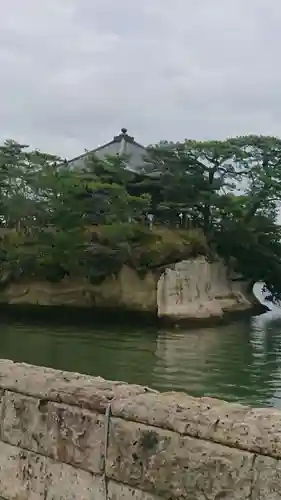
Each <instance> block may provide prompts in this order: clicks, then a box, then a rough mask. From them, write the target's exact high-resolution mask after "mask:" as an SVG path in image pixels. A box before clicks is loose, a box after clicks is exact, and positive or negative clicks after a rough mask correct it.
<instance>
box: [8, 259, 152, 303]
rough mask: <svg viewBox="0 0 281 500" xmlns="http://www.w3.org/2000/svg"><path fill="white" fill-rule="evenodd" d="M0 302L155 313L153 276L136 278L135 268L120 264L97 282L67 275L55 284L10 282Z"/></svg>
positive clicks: (149, 274)
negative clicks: (112, 272)
mask: <svg viewBox="0 0 281 500" xmlns="http://www.w3.org/2000/svg"><path fill="white" fill-rule="evenodd" d="M0 302H2V303H7V304H12V305H17V304H19V305H20V304H21V305H22V304H29V305H42V306H73V307H87V308H91V307H101V308H115V307H116V308H117V307H120V308H124V309H127V310H132V311H148V312H155V311H156V308H157V307H156V306H157V277H156V275H154V274H153V273H152V272H148V273H147V274H146V275H145V276H143V277H140V276H139V275H138V274H137V272H136V271H134V270H133V269H131V268H129V267H127V266H124V267H123V268H122V269H121V271H120V273H119V274H118V275H117V276H110V277H108V278H106V279H105V280H104V281H103V282H102V283H101V284H99V285H91V284H90V283H89V282H88V281H87V280H82V279H81V280H77V279H75V280H73V279H69V278H65V279H63V280H62V281H60V282H59V283H50V282H48V281H40V282H39V281H33V282H17V283H10V284H9V285H8V286H7V287H6V288H5V289H3V290H2V292H1V294H0Z"/></svg>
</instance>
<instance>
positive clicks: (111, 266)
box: [0, 130, 281, 322]
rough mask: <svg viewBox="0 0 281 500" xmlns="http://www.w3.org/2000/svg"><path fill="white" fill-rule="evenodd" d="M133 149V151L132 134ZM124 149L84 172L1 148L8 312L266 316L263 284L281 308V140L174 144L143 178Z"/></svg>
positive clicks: (99, 157) (154, 158) (1, 233)
mask: <svg viewBox="0 0 281 500" xmlns="http://www.w3.org/2000/svg"><path fill="white" fill-rule="evenodd" d="M122 141H123V143H125V145H126V144H127V143H128V144H129V145H130V148H131V150H129V151H128V152H129V153H132V151H133V150H132V147H133V146H134V140H133V138H130V137H129V136H128V135H127V133H126V131H125V130H123V131H122V134H121V136H117V137H116V138H115V142H116V143H117V144H120V145H121V144H122ZM136 144H137V143H136ZM122 147H123V150H122V151H123V152H122V154H115V155H112V154H111V156H107V155H106V154H105V153H104V152H103V154H101V151H102V148H99V149H98V150H96V151H94V152H92V153H87V154H86V155H84V156H83V161H82V159H81V158H82V157H79V159H78V160H79V161H78V163H77V159H76V160H75V161H76V163H75V162H74V164H73V162H67V161H62V160H61V159H60V158H57V157H55V156H52V155H48V154H43V153H41V152H38V151H37V150H36V151H30V150H29V148H26V147H25V146H23V145H20V144H18V143H15V142H12V141H8V142H6V143H5V144H4V145H3V146H2V147H1V148H0V172H1V200H0V206H1V227H0V243H1V246H0V273H1V280H0V283H1V290H0V304H1V306H2V307H3V306H5V305H7V306H8V305H12V306H23V305H32V306H37V305H38V306H49V307H50V306H52V307H54V306H57V307H71V308H74V307H75V308H84V309H85V308H86V309H88V310H91V311H93V315H94V314H95V311H97V310H101V309H102V310H104V311H105V312H106V311H108V310H119V311H124V313H125V312H130V313H145V314H150V315H151V316H154V317H158V318H161V319H167V320H172V321H175V322H178V321H181V320H188V321H198V320H200V321H201V320H202V321H208V320H210V321H211V320H214V319H219V320H221V319H225V318H226V317H228V316H229V315H231V316H233V315H235V314H237V313H239V314H240V313H242V312H246V311H248V312H252V311H253V310H255V311H257V310H258V311H262V310H263V306H261V305H260V304H258V302H257V300H256V299H255V297H254V295H253V292H252V286H253V284H254V283H255V282H256V281H261V282H264V283H265V285H266V287H267V289H268V293H269V295H270V296H271V298H272V300H278V299H279V297H280V293H281V244H280V227H279V225H278V224H277V214H278V203H279V200H280V198H281V187H280V186H281V172H280V180H279V178H278V175H279V174H278V172H279V169H278V168H279V163H278V162H279V153H281V141H280V140H279V139H276V138H270V137H257V136H248V137H240V138H234V139H228V140H225V141H221V142H218V141H210V142H195V141H185V142H183V143H168V142H162V143H160V144H158V145H157V146H154V147H151V148H148V149H146V150H145V151H146V154H147V159H146V161H145V162H144V163H143V164H142V168H141V169H140V168H139V169H136V160H135V164H134V168H132V166H130V162H129V159H128V158H129V156H128V155H126V148H125V146H124V144H123V146H122ZM136 147H137V154H138V155H139V154H140V148H141V146H140V145H138V144H137V146H136ZM110 148H111V149H112V143H110ZM124 148H125V149H124ZM109 153H110V151H109ZM111 153H114V151H111ZM115 153H116V151H115ZM138 157H139V156H138ZM74 167H75V168H74ZM241 183H242V185H243V186H246V187H245V188H243V192H242V194H241V189H240V188H239V186H240V185H241Z"/></svg>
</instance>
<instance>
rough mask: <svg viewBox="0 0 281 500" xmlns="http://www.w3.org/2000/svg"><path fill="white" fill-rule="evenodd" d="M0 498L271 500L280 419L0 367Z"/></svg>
mask: <svg viewBox="0 0 281 500" xmlns="http://www.w3.org/2000/svg"><path fill="white" fill-rule="evenodd" d="M0 391H1V393H0V394H1V397H0V497H3V498H5V499H6V500H14V499H16V498H17V499H23V500H25V499H26V500H30V499H31V500H37V499H41V498H42V500H43V499H47V500H61V499H63V500H76V499H77V500H81V499H82V500H90V499H93V498H94V499H95V500H131V499H135V500H168V499H169V500H185V499H186V500H191V499H192V500H206V499H207V500H218V499H226V500H236V499H237V500H238V499H239V500H252V499H253V500H254V499H255V500H256V499H259V500H268V499H270V500H277V499H280V498H281V482H280V477H281V412H280V411H278V410H274V409H252V408H249V407H245V406H242V405H239V404H229V403H226V402H224V401H218V400H213V399H210V398H200V399H197V398H193V397H190V396H188V395H186V394H180V393H166V394H160V393H158V392H156V391H152V390H150V389H148V388H145V387H140V386H133V385H128V384H124V383H121V382H107V381H105V380H103V379H101V378H93V377H88V376H86V375H79V374H75V373H67V372H61V371H55V370H51V369H48V368H39V367H35V366H29V365H26V364H15V363H12V362H11V361H4V360H2V361H0Z"/></svg>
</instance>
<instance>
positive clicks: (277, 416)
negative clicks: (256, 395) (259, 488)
mask: <svg viewBox="0 0 281 500" xmlns="http://www.w3.org/2000/svg"><path fill="white" fill-rule="evenodd" d="M112 414H113V415H114V416H116V417H120V418H123V419H126V420H131V421H134V422H139V423H143V424H147V425H152V426H157V427H161V428H163V429H168V430H172V431H176V432H178V433H180V434H182V435H187V436H190V437H195V438H199V439H206V440H208V441H212V442H215V443H219V444H222V445H226V446H231V447H235V448H238V449H241V450H246V451H250V452H253V453H259V454H263V455H268V456H272V457H274V458H281V412H280V410H277V409H273V408H270V409H269V408H250V407H247V406H243V405H240V404H237V403H227V402H225V401H219V400H215V399H211V398H193V397H191V396H188V395H187V394H181V393H166V394H149V393H148V394H141V395H138V396H136V397H135V398H128V399H124V398H123V399H116V400H114V401H112Z"/></svg>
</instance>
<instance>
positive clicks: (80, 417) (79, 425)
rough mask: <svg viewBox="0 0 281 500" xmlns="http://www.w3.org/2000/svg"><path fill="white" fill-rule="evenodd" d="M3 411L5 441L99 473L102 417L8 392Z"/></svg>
mask: <svg viewBox="0 0 281 500" xmlns="http://www.w3.org/2000/svg"><path fill="white" fill-rule="evenodd" d="M4 408H5V412H4V418H3V421H2V440H4V441H5V442H7V443H10V444H11V445H14V446H18V447H20V448H24V449H26V450H30V451H34V452H36V453H40V454H42V455H45V456H48V457H51V458H53V459H55V460H57V461H59V462H63V463H68V464H72V465H74V466H76V467H79V468H80V469H83V470H86V471H89V472H93V473H95V474H102V473H103V470H104V439H105V428H104V418H105V417H104V416H103V415H99V414H97V413H94V412H90V411H88V410H83V409H81V408H78V407H75V406H69V405H64V404H62V403H61V404H60V403H53V402H49V401H46V400H40V399H36V398H32V397H29V396H23V395H21V394H16V393H12V392H8V391H7V392H6V393H5V396H4Z"/></svg>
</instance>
